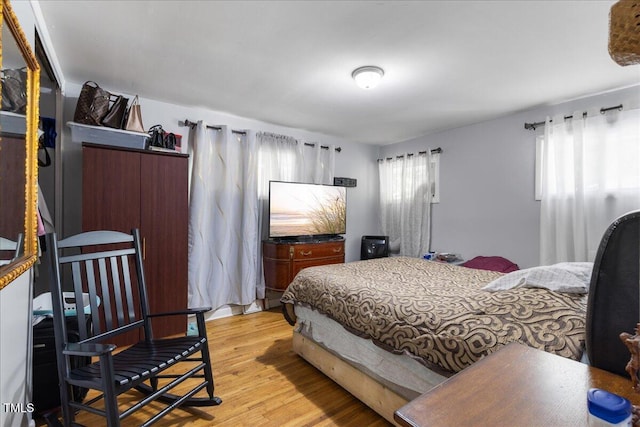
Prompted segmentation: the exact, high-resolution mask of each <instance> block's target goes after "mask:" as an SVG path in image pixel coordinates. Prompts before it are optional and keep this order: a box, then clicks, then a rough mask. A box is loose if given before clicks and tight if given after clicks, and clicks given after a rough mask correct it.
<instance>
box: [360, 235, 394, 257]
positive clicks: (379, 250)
mask: <svg viewBox="0 0 640 427" xmlns="http://www.w3.org/2000/svg"><path fill="white" fill-rule="evenodd" d="M388 256H389V236H362V243H361V244H360V259H361V260H365V259H374V258H384V257H388Z"/></svg>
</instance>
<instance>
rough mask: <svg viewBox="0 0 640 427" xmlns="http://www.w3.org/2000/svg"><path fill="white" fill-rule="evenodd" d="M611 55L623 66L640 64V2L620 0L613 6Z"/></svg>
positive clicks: (610, 40) (610, 27)
mask: <svg viewBox="0 0 640 427" xmlns="http://www.w3.org/2000/svg"><path fill="white" fill-rule="evenodd" d="M609 55H611V58H612V59H613V60H614V61H615V62H616V63H618V64H619V65H622V66H625V65H634V64H640V2H637V1H630V0H619V1H618V2H617V3H616V4H614V5H613V6H611V12H610V14H609Z"/></svg>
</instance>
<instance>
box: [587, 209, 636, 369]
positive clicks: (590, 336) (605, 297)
mask: <svg viewBox="0 0 640 427" xmlns="http://www.w3.org/2000/svg"><path fill="white" fill-rule="evenodd" d="M639 270H640V211H634V212H630V213H628V214H626V215H623V216H621V217H620V218H618V219H616V220H615V221H614V222H613V223H612V224H611V225H610V226H609V228H608V229H607V231H606V232H605V233H604V236H603V237H602V240H601V242H600V247H599V248H598V253H597V254H596V259H595V262H594V266H593V273H592V274H591V284H590V286H589V299H588V303H587V324H586V333H587V336H586V345H587V355H588V357H589V361H590V363H591V365H593V366H595V367H597V368H601V369H604V370H606V371H609V372H613V373H616V374H619V375H623V376H627V375H628V374H627V372H626V371H625V367H626V365H627V362H628V361H629V358H630V357H631V354H630V353H629V350H628V349H627V347H626V346H625V345H624V343H623V342H622V340H621V339H620V333H621V332H628V333H631V334H633V333H634V328H635V327H636V324H637V323H638V321H640V317H639V314H640V313H639V311H640V309H639V308H638V305H639V304H640V292H639V290H638V288H640V273H639Z"/></svg>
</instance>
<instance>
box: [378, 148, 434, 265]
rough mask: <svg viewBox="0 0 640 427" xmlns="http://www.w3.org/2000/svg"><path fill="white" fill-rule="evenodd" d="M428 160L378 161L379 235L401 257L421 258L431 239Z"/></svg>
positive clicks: (406, 157)
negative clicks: (396, 246) (392, 244)
mask: <svg viewBox="0 0 640 427" xmlns="http://www.w3.org/2000/svg"><path fill="white" fill-rule="evenodd" d="M430 157H431V154H430V152H429V151H428V150H427V152H426V153H420V154H416V155H409V154H405V155H404V156H399V157H395V158H390V159H386V160H381V161H379V162H378V170H379V177H380V212H381V220H382V232H383V233H384V234H385V235H388V236H389V240H390V241H391V242H395V241H398V240H399V243H400V255H407V256H421V255H423V254H424V253H426V252H428V251H429V245H430V240H431V185H432V182H431V181H432V179H431V174H430Z"/></svg>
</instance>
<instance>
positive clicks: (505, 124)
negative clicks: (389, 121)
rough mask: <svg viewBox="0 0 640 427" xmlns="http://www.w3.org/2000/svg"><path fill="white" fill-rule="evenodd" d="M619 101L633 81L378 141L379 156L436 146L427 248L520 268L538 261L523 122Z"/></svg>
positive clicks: (638, 97)
mask: <svg viewBox="0 0 640 427" xmlns="http://www.w3.org/2000/svg"><path fill="white" fill-rule="evenodd" d="M487 102H491V100H487ZM621 103H622V104H623V105H624V106H625V108H638V107H639V103H640V86H635V87H633V88H626V89H623V90H618V91H613V92H609V93H606V94H600V95H594V96H590V97H585V98H581V99H577V100H572V101H568V102H564V103H560V104H557V105H550V106H545V107H540V108H536V109H533V110H529V111H525V112H520V113H515V114H511V115H508V116H505V117H502V118H499V119H496V120H491V121H487V122H483V123H478V124H475V125H470V126H465V127H461V128H457V129H451V130H447V131H444V132H440V133H434V134H431V135H426V136H423V137H420V138H416V139H414V140H411V141H406V142H403V143H398V144H392V145H388V146H384V147H382V150H381V155H382V156H384V157H386V156H391V155H398V154H402V153H404V152H416V151H420V150H425V149H433V148H436V147H442V150H443V152H442V154H441V155H440V203H438V204H434V205H433V221H432V241H431V248H432V250H435V251H440V252H456V253H461V254H462V256H463V257H464V258H466V259H471V258H473V257H475V256H478V255H484V256H489V255H499V256H503V257H505V258H508V259H510V260H512V261H513V262H515V263H517V264H518V265H519V266H520V267H521V268H528V267H532V266H535V265H538V262H539V247H540V246H539V232H540V227H539V223H540V204H539V202H537V201H535V200H534V171H535V170H534V167H535V136H536V134H539V133H541V132H542V131H543V128H539V129H538V130H537V131H530V130H525V129H524V123H525V122H527V123H532V122H539V121H544V120H545V118H546V117H547V116H553V115H554V114H564V115H570V114H573V112H574V111H579V112H582V111H588V112H589V114H599V110H600V108H601V107H610V106H614V105H618V104H621ZM461 114H464V113H461ZM603 232H604V230H603Z"/></svg>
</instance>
